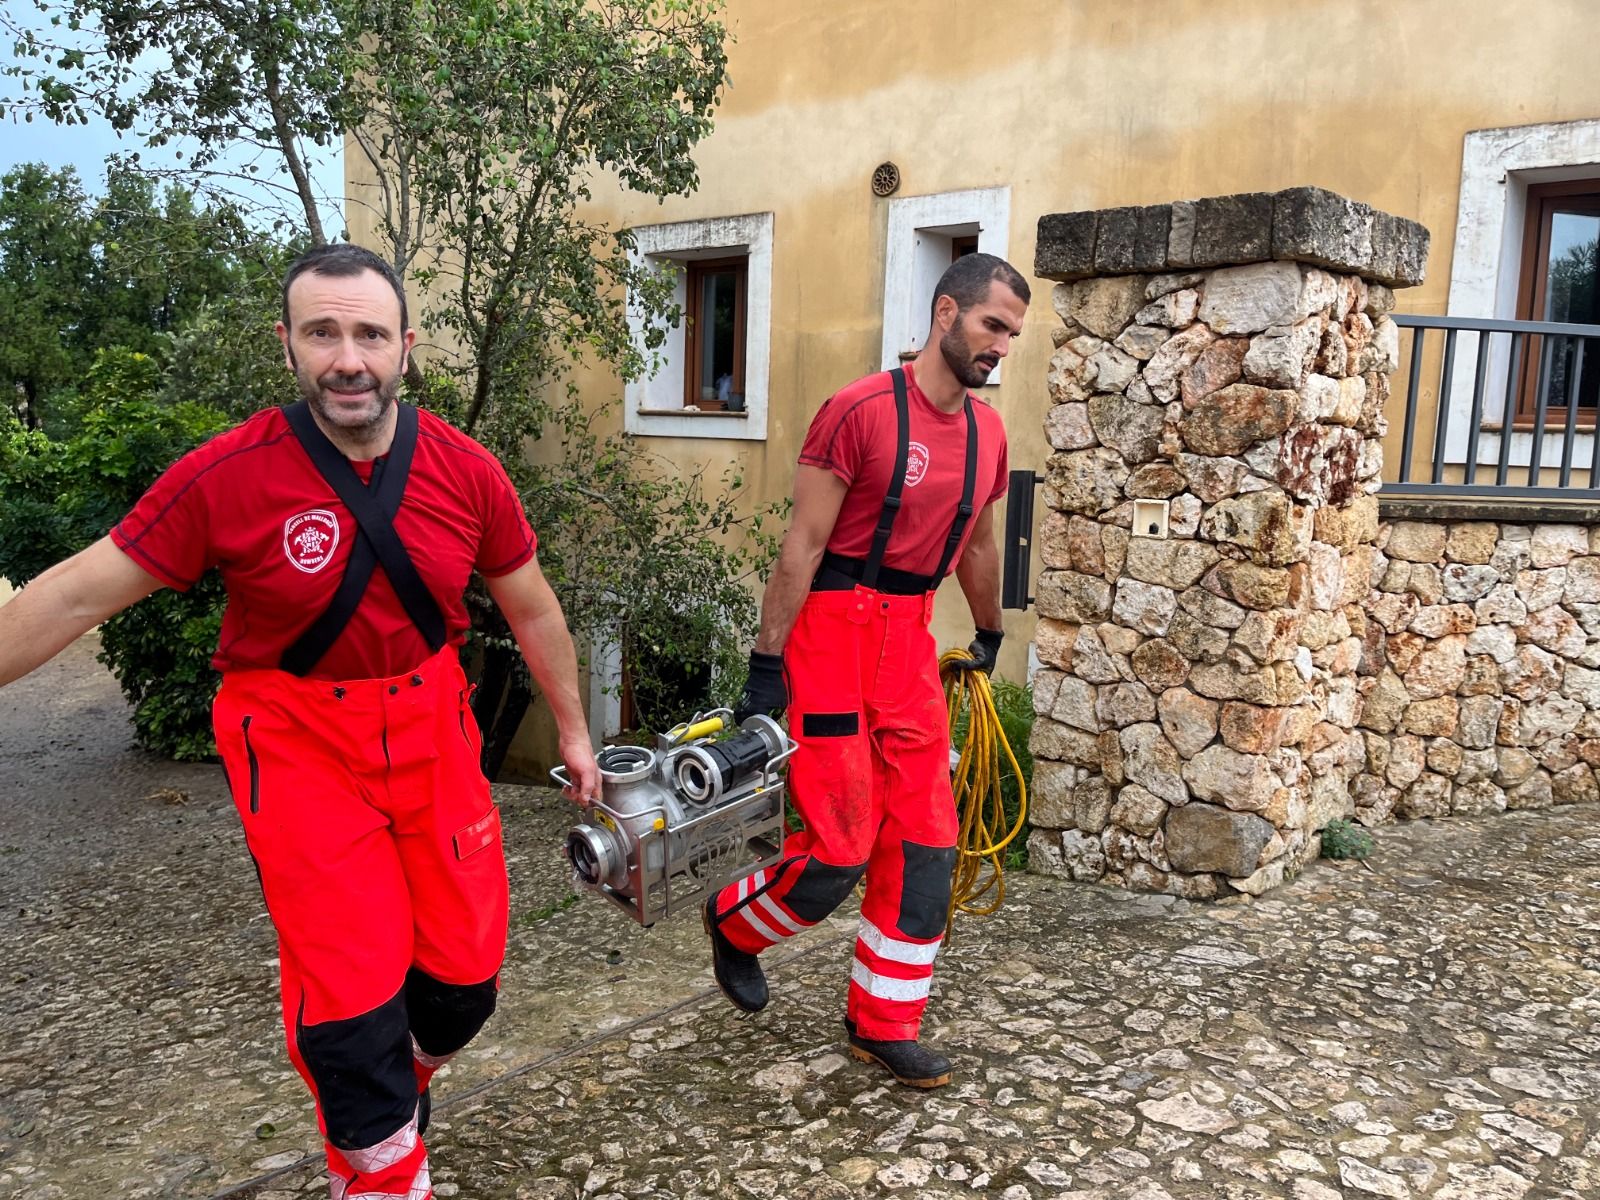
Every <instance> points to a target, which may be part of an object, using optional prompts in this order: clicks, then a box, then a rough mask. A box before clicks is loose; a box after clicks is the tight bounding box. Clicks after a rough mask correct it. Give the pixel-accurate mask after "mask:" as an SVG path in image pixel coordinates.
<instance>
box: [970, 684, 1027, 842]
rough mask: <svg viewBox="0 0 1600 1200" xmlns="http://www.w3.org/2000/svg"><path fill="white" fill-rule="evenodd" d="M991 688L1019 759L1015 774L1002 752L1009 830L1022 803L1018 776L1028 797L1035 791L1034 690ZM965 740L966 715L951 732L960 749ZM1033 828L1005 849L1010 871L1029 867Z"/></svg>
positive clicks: (1002, 725) (1006, 686)
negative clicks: (1032, 743) (1032, 751)
mask: <svg viewBox="0 0 1600 1200" xmlns="http://www.w3.org/2000/svg"><path fill="white" fill-rule="evenodd" d="M989 686H990V690H991V692H992V693H993V695H994V709H995V715H996V716H998V717H999V718H1000V728H1001V730H1002V731H1003V732H1004V733H1005V735H1006V742H1007V743H1008V744H1009V745H1010V747H1011V753H1012V754H1013V755H1015V756H1016V760H1017V767H1018V771H1013V770H1012V769H1011V764H1010V762H1009V761H1008V760H1007V759H1006V756H1005V752H1004V751H1003V750H1002V751H1001V752H1000V764H1001V766H1000V771H1001V774H1000V798H1001V802H1002V804H1003V805H1004V806H1005V814H1006V828H1007V829H1009V828H1011V826H1012V824H1013V823H1014V822H1015V821H1016V819H1017V808H1018V806H1019V805H1020V804H1021V801H1022V795H1021V791H1020V789H1019V788H1018V786H1017V781H1018V776H1019V772H1020V777H1021V780H1022V782H1023V784H1025V785H1026V786H1027V788H1028V791H1029V793H1030V794H1031V793H1032V791H1033V755H1032V754H1030V753H1029V752H1028V738H1029V735H1030V734H1031V733H1032V732H1033V717H1034V712H1033V689H1032V688H1031V687H1029V686H1028V685H1026V684H1019V683H1012V682H1011V681H1010V680H1007V679H991V680H990V681H989ZM966 737H967V719H966V716H965V714H962V715H961V716H960V717H958V718H957V720H956V723H955V727H954V728H952V729H951V731H950V743H951V745H953V746H955V747H956V748H957V749H959V748H960V747H961V744H962V742H964V741H965V740H966ZM1030 828H1031V826H1030V825H1029V824H1028V823H1027V822H1026V821H1024V822H1023V827H1022V831H1021V832H1020V833H1018V834H1017V836H1016V838H1015V839H1013V840H1012V842H1011V844H1010V845H1009V846H1007V847H1006V866H1007V867H1017V868H1021V867H1025V866H1027V863H1028V830H1029V829H1030Z"/></svg>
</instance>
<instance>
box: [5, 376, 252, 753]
mask: <svg viewBox="0 0 1600 1200" xmlns="http://www.w3.org/2000/svg"><path fill="white" fill-rule="evenodd" d="M161 381H162V372H161V368H160V365H159V364H158V363H157V362H156V361H155V360H154V359H153V358H151V357H150V356H149V355H146V354H140V353H137V352H135V351H131V350H127V349H125V348H122V347H115V348H113V349H110V350H102V351H101V352H100V353H99V354H98V355H96V357H95V361H94V365H93V367H92V368H91V369H90V371H89V374H88V378H87V379H86V380H85V381H84V385H83V388H82V391H81V393H80V396H79V402H80V403H79V413H80V423H79V427H78V429H77V430H76V432H74V433H72V434H71V435H70V436H67V437H64V438H62V439H61V440H54V439H52V438H50V437H48V436H46V435H45V434H43V433H39V432H36V431H28V430H25V429H23V428H22V426H21V424H20V423H19V422H18V421H17V419H16V418H15V417H14V416H12V415H10V414H9V413H0V576H3V577H4V578H5V579H6V580H7V581H8V582H10V583H11V584H13V585H14V586H17V587H20V586H22V585H23V584H25V583H27V582H28V580H30V579H32V578H33V577H34V576H36V575H38V574H39V573H40V572H41V571H44V570H45V569H46V568H48V567H50V566H51V565H53V564H54V563H56V562H59V561H60V560H61V559H63V558H66V557H68V556H69V555H71V554H74V553H76V552H77V551H79V550H81V549H83V548H84V547H85V546H88V545H89V544H90V543H91V542H94V541H95V540H97V539H98V538H100V537H101V536H103V535H104V534H105V533H106V532H107V531H108V530H109V529H110V528H111V527H112V526H113V525H114V524H116V522H117V521H118V520H120V519H121V518H122V517H123V515H124V514H126V513H127V511H128V510H129V509H130V508H132V507H133V505H134V503H135V502H136V501H137V500H138V498H139V497H140V496H141V495H143V494H144V491H145V489H146V488H148V487H149V486H150V485H151V484H152V483H153V482H155V479H156V477H157V476H158V475H160V474H161V472H162V471H164V470H165V469H166V468H167V467H168V466H170V465H171V464H172V463H173V462H174V461H176V460H177V459H178V458H179V457H181V456H182V455H183V454H185V453H187V452H188V451H189V450H191V449H193V448H194V447H195V446H197V445H199V444H200V443H201V442H203V441H205V440H206V439H207V438H208V437H210V436H212V435H213V434H216V433H218V432H220V431H221V430H223V429H225V428H227V427H228V425H229V423H230V422H229V419H228V416H227V414H226V413H223V412H220V411H218V410H216V409H214V408H210V407H207V406H205V405H200V404H163V403H161V402H159V401H158V400H156V399H155V395H156V393H157V390H158V389H159V387H160V385H161ZM222 605H223V590H222V584H221V581H220V579H219V578H218V577H217V576H216V574H215V573H214V572H211V573H208V574H207V575H206V577H205V578H203V579H201V580H200V582H199V583H198V584H196V586H194V587H193V588H191V589H190V590H189V591H188V592H185V593H181V594H180V593H177V592H172V591H168V590H163V591H161V592H158V593H157V594H156V595H154V596H152V597H150V598H149V599H146V600H143V601H141V602H140V603H138V604H136V605H134V606H133V607H132V608H129V609H127V610H125V611H124V612H122V613H119V614H118V615H116V616H114V617H112V618H111V619H110V620H108V621H106V622H105V624H104V625H102V626H101V631H100V638H101V651H100V661H102V662H104V663H105V664H106V665H107V666H108V667H110V668H111V671H112V674H114V675H115V676H116V678H117V682H118V683H119V684H120V685H121V687H122V692H123V694H124V695H125V696H126V697H127V698H128V700H129V702H130V703H131V704H132V705H133V706H134V713H133V723H134V730H135V734H136V736H137V738H138V741H139V744H140V745H142V746H144V747H146V748H147V749H149V750H152V751H154V752H156V753H158V754H163V755H167V756H168V757H172V758H179V759H191V760H192V759H201V758H206V757H208V756H209V755H211V754H212V753H213V751H214V747H213V744H212V737H211V718H210V706H211V699H212V696H213V695H214V694H215V693H216V689H217V683H218V677H217V674H216V672H215V671H213V670H212V669H211V655H212V652H213V651H214V650H215V649H216V645H217V631H218V628H219V627H220V624H221V619H222Z"/></svg>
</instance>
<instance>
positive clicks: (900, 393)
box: [861, 367, 911, 588]
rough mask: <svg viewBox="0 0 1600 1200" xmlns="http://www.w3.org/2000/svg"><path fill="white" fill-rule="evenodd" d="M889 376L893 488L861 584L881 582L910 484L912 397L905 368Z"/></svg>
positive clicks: (885, 496)
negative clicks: (902, 498) (903, 494)
mask: <svg viewBox="0 0 1600 1200" xmlns="http://www.w3.org/2000/svg"><path fill="white" fill-rule="evenodd" d="M889 378H890V380H891V381H892V382H893V383H894V415H895V425H896V429H895V448H894V470H893V471H892V472H890V474H889V490H888V491H887V492H886V493H885V494H884V497H883V508H882V509H881V510H880V511H879V513H878V527H877V529H875V530H874V531H873V533H872V549H871V550H870V551H869V552H868V554H867V565H866V567H865V569H864V570H863V571H862V573H861V586H862V587H868V588H875V587H877V585H878V568H879V567H880V566H882V565H883V551H884V547H886V546H887V545H888V544H889V534H890V532H892V531H893V529H894V519H895V518H896V517H897V516H899V515H900V493H901V492H902V491H903V490H905V484H906V460H907V459H908V458H909V457H910V456H911V400H910V397H909V396H908V395H907V394H906V373H905V369H904V368H903V367H896V368H895V369H894V370H892V371H890V372H889ZM879 395H882V393H881V392H880V393H879Z"/></svg>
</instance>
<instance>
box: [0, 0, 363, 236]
mask: <svg viewBox="0 0 1600 1200" xmlns="http://www.w3.org/2000/svg"><path fill="white" fill-rule="evenodd" d="M6 4H7V8H8V10H10V11H8V12H7V14H6V15H7V17H8V18H11V19H13V20H18V19H20V18H21V17H22V16H23V14H22V13H21V12H19V11H17V10H19V9H20V8H21V7H22V5H21V4H15V5H13V4H12V3H11V0H6ZM18 61H19V60H18V58H17V56H16V55H15V53H14V52H13V47H12V38H11V37H10V36H9V35H8V34H7V33H6V32H5V31H4V30H3V29H0V72H3V71H4V70H5V68H7V67H9V66H11V65H13V64H14V63H16V62H18ZM18 90H19V85H18V83H17V81H16V80H13V79H9V78H5V77H4V76H3V75H0V99H5V100H10V99H13V98H15V97H16V96H17V94H18ZM175 149H176V148H175V147H164V148H162V149H161V150H154V151H152V150H148V149H146V148H145V147H144V145H143V144H142V142H141V141H140V140H139V138H138V137H137V136H136V135H135V134H133V133H131V132H130V133H129V134H128V135H125V136H122V137H119V136H118V135H117V132H116V131H115V130H114V129H112V128H111V126H110V125H109V124H107V123H106V122H105V121H101V120H98V119H96V118H91V120H90V123H89V124H88V125H71V126H58V125H53V124H51V123H50V122H48V121H45V120H43V119H42V118H40V117H37V116H36V117H35V118H34V120H33V121H32V122H31V123H28V122H24V121H22V120H21V119H20V118H18V117H15V116H13V115H12V114H11V113H10V112H7V114H6V115H5V116H4V117H3V118H0V174H3V173H4V172H6V171H9V170H11V168H13V167H15V166H18V165H20V164H22V163H29V162H42V163H45V164H46V165H47V166H49V167H51V168H52V169H56V170H59V169H60V168H62V167H68V166H70V167H73V168H75V169H76V170H77V172H78V178H79V179H80V180H81V181H82V183H83V186H84V188H85V190H86V191H88V192H90V193H91V194H97V193H99V192H101V191H103V190H104V186H105V160H106V156H107V155H108V154H112V153H117V152H121V153H131V152H133V151H139V152H140V156H141V159H140V161H141V162H142V163H143V164H144V165H146V166H151V167H157V168H159V167H172V166H175V165H177V164H178V162H179V161H180V160H179V159H178V157H177V155H176V154H175V153H174V150H175ZM232 161H233V162H234V163H235V165H237V164H239V163H242V162H243V161H244V160H243V158H242V157H235V158H234V159H233V160H232ZM265 169H266V167H265V162H263V170H265ZM343 172H344V164H343V156H342V151H340V150H338V149H335V150H332V151H330V152H328V153H327V154H326V155H325V156H324V157H323V158H322V159H321V160H319V161H317V162H316V163H315V164H314V176H315V180H316V186H317V190H318V191H319V192H320V193H321V194H323V195H326V196H334V197H337V196H340V195H342V194H343V190H344V174H343ZM276 178H277V179H278V181H279V182H281V183H283V184H285V185H287V184H288V182H289V180H288V175H287V173H286V172H283V171H281V170H280V171H278V172H277V174H276ZM236 186H238V187H239V188H240V190H241V191H242V192H243V193H244V195H245V196H246V197H247V198H249V199H253V200H257V201H259V202H263V203H277V204H281V203H282V199H281V197H280V196H279V195H278V194H276V193H275V192H274V191H273V190H272V189H270V188H267V187H261V186H252V185H250V184H248V183H246V184H239V185H236ZM322 210H323V223H324V227H325V228H326V230H327V232H328V234H329V236H330V237H331V236H335V234H336V232H337V231H338V230H339V229H342V228H343V222H342V221H341V220H340V219H339V216H338V205H337V202H336V201H330V202H327V203H324V205H323V206H322Z"/></svg>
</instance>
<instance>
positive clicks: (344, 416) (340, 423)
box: [294, 369, 400, 442]
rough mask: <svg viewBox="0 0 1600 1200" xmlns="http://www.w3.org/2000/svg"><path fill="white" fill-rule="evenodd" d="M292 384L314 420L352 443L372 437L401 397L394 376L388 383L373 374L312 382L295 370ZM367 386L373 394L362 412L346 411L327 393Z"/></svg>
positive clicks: (334, 377)
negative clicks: (342, 388) (313, 414)
mask: <svg viewBox="0 0 1600 1200" xmlns="http://www.w3.org/2000/svg"><path fill="white" fill-rule="evenodd" d="M294 377H295V383H296V385H297V386H298V387H299V389H300V394H301V395H302V396H303V397H305V401H306V404H307V405H308V406H310V408H311V411H312V412H313V413H315V414H316V416H317V418H318V419H319V420H320V421H322V422H323V423H324V424H325V425H327V426H328V427H329V428H331V429H337V430H338V431H339V432H340V433H342V434H344V435H345V436H346V437H348V438H350V439H352V440H353V441H357V442H359V441H362V440H364V439H366V438H369V437H371V436H373V435H375V434H376V433H377V432H378V431H379V430H380V429H382V427H383V424H384V421H385V419H386V418H387V417H388V415H389V409H390V408H392V407H393V406H394V403H395V398H396V397H397V396H399V394H400V376H398V375H395V376H393V377H392V378H390V379H388V380H382V381H380V380H379V379H378V378H377V376H375V375H365V374H364V375H333V374H330V375H324V376H322V377H321V378H317V379H313V378H311V377H310V376H309V375H307V374H306V373H305V372H304V371H301V370H299V369H296V371H295V376H294ZM363 385H366V387H369V388H371V389H372V390H373V391H374V392H375V393H376V394H375V395H374V397H373V400H372V403H371V404H370V405H368V406H367V408H366V409H365V410H358V411H356V412H351V411H350V410H349V409H347V408H341V407H338V406H337V405H336V404H335V403H334V402H332V401H331V400H330V399H329V396H328V393H329V392H331V391H332V390H334V389H335V388H341V387H346V388H347V387H358V388H359V387H362V386H363Z"/></svg>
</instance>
